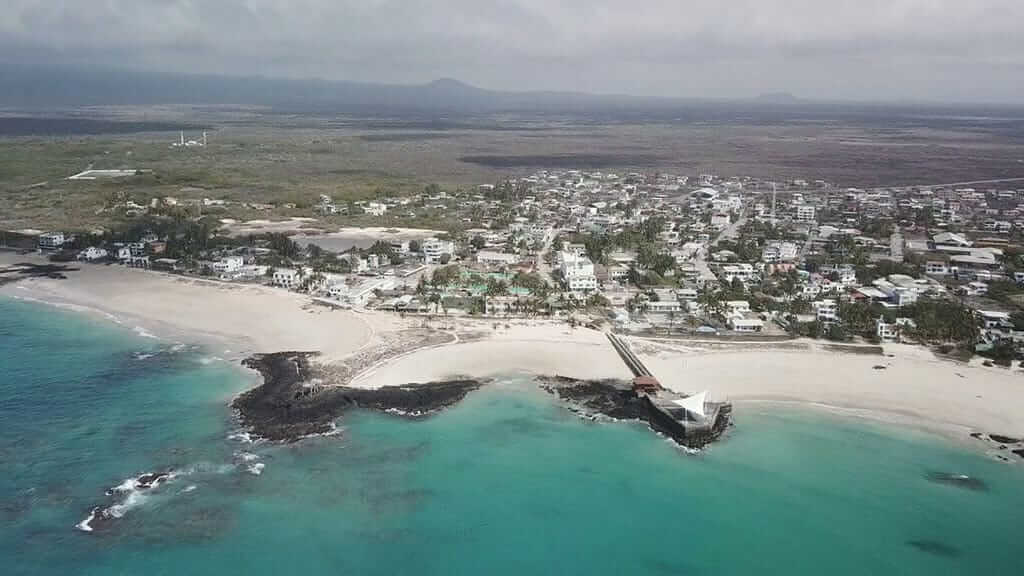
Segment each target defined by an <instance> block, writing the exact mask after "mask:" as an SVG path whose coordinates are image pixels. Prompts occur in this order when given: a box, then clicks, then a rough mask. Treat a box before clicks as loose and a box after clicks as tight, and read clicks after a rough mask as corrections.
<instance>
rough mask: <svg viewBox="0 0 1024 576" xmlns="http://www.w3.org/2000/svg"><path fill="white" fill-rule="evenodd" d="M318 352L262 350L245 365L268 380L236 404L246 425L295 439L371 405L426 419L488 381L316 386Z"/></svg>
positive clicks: (257, 431) (326, 430)
mask: <svg viewBox="0 0 1024 576" xmlns="http://www.w3.org/2000/svg"><path fill="white" fill-rule="evenodd" d="M314 356H316V353H312V352H280V353H275V354H258V355H255V356H252V357H251V358H247V359H246V360H244V361H243V364H244V365H246V366H248V367H249V368H252V369H254V370H257V371H259V373H260V374H261V375H262V376H263V384H262V385H261V386H258V387H256V388H254V389H252V390H249V391H248V392H245V393H243V394H242V395H240V396H239V397H238V398H236V399H235V401H234V402H233V403H232V406H233V407H234V408H235V409H236V410H238V413H239V417H240V418H241V421H242V424H243V425H244V426H245V427H247V428H249V429H250V430H252V432H254V433H255V434H256V435H257V436H260V437H262V438H266V439H268V440H276V441H285V442H293V441H296V440H299V439H301V438H304V437H307V436H312V435H317V434H326V433H330V432H332V431H333V430H334V420H335V419H337V418H338V417H339V416H340V415H341V414H343V413H344V412H345V411H346V410H350V409H353V408H368V409H371V410H379V411H387V412H389V413H393V414H399V415H402V416H406V417H422V416H425V415H428V414H430V413H432V412H435V411H437V410H440V409H442V408H446V407H448V406H451V405H453V404H455V403H457V402H459V401H460V400H462V399H463V398H464V397H465V396H466V394H468V393H469V392H471V391H473V390H476V389H478V388H480V386H482V385H483V383H484V382H483V381H481V380H470V379H466V380H452V381H447V382H430V383H426V384H409V385H405V386H388V387H383V388H377V389H372V390H370V389H362V388H349V387H345V386H329V385H328V386H324V385H313V384H312V383H313V382H315V381H318V380H319V379H320V376H321V374H319V373H318V369H317V368H316V367H315V366H313V365H312V364H311V363H310V361H309V360H310V358H312V357H314Z"/></svg>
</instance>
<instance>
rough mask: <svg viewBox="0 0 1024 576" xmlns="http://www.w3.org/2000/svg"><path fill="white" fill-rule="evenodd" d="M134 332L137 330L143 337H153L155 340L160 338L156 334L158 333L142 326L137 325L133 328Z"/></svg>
mask: <svg viewBox="0 0 1024 576" xmlns="http://www.w3.org/2000/svg"><path fill="white" fill-rule="evenodd" d="M132 332H135V333H136V334H138V335H139V336H141V337H142V338H152V339H154V340H159V338H158V337H157V336H156V334H153V333H152V332H149V331H147V330H146V329H145V328H143V327H142V326H136V327H134V328H132Z"/></svg>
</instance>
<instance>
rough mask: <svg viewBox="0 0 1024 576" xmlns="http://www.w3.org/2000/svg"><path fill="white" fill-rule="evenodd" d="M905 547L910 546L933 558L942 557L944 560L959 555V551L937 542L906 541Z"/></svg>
mask: <svg viewBox="0 0 1024 576" xmlns="http://www.w3.org/2000/svg"><path fill="white" fill-rule="evenodd" d="M907 546H911V547H913V548H916V549H918V550H920V551H921V552H925V553H927V554H932V555H934V556H942V557H945V558H955V557H957V556H959V555H960V550H959V549H958V548H956V547H954V546H950V545H949V544H946V543H945V542H939V541H938V540H908V541H907Z"/></svg>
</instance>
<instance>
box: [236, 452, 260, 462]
mask: <svg viewBox="0 0 1024 576" xmlns="http://www.w3.org/2000/svg"><path fill="white" fill-rule="evenodd" d="M235 457H236V458H238V459H239V460H241V461H242V462H254V461H256V460H259V459H260V457H259V455H257V454H253V453H252V452H235Z"/></svg>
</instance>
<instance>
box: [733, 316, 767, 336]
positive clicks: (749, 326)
mask: <svg viewBox="0 0 1024 576" xmlns="http://www.w3.org/2000/svg"><path fill="white" fill-rule="evenodd" d="M729 328H731V329H732V330H733V331H734V332H746V333H751V332H761V331H763V330H764V321H762V320H759V319H757V318H740V317H734V318H729Z"/></svg>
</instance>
